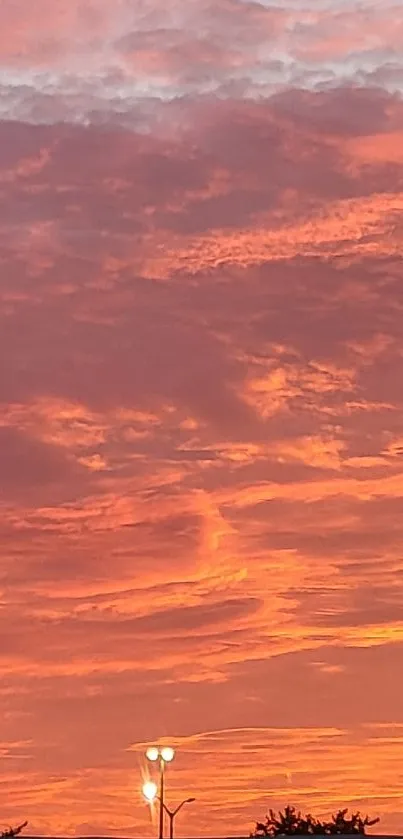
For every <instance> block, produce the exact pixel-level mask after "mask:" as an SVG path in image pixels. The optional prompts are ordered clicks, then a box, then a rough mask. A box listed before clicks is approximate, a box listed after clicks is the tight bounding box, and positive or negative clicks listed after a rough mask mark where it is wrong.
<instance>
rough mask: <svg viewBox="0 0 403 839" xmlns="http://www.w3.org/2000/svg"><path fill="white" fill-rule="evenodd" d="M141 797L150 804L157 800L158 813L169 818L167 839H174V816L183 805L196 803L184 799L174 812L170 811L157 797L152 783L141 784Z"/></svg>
mask: <svg viewBox="0 0 403 839" xmlns="http://www.w3.org/2000/svg"><path fill="white" fill-rule="evenodd" d="M143 795H144V797H145V798H146V799H147V801H149V802H150V804H152V803H153V801H155V799H156V798H158V800H159V802H160V812H161V811H162V812H163V813H166V814H167V816H168V818H169V839H174V821H175V816H176V814H177V813H179V810H181V809H182V807H183V805H184V804H191V803H192V801H196V799H195V798H184V800H183V801H181V803H180V804H178V806H177V807H175V809H174V810H170V809H169V807H167V805H166V804H165V802H161V798H160V796H159V795H157V784H155V783H154V781H147V783H145V784H143Z"/></svg>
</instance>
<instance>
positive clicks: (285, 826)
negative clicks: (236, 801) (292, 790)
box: [251, 805, 379, 839]
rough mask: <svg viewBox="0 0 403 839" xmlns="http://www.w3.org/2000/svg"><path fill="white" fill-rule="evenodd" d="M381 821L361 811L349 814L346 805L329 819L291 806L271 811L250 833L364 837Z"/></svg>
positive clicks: (260, 834)
mask: <svg viewBox="0 0 403 839" xmlns="http://www.w3.org/2000/svg"><path fill="white" fill-rule="evenodd" d="M378 821H379V819H370V818H369V816H362V815H361V813H359V812H357V813H352V814H351V816H350V817H349V816H348V809H347V808H346V809H345V810H339V811H338V812H337V813H336V814H335V815H333V816H332V817H331V820H330V821H321V820H320V819H316V818H315V817H314V816H311V814H310V813H308V814H307V815H302V814H301V812H299V811H297V810H296V809H295V807H291V806H290V805H288V806H287V807H286V808H285V810H284V811H283V812H281V810H280V811H279V813H275V812H274V810H269V813H268V815H267V816H266V821H265V822H257V823H256V827H255V830H254V832H253V833H252V834H251V835H252V837H254V839H259V838H260V837H264V836H271V837H274V836H315V835H316V836H318V835H321V836H334V835H339V836H340V835H345V836H352V835H356V834H360V835H361V836H362V835H365V833H366V828H367V827H372V825H374V824H377V822H378Z"/></svg>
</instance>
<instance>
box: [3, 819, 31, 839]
mask: <svg viewBox="0 0 403 839" xmlns="http://www.w3.org/2000/svg"><path fill="white" fill-rule="evenodd" d="M27 824H28V822H23V823H22V824H19V825H17V827H7V828H6V830H3V832H2V833H0V839H13V837H14V836H18V834H19V833H21V831H22V830H24V827H26V826H27Z"/></svg>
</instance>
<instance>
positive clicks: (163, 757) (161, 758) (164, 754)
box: [143, 746, 175, 839]
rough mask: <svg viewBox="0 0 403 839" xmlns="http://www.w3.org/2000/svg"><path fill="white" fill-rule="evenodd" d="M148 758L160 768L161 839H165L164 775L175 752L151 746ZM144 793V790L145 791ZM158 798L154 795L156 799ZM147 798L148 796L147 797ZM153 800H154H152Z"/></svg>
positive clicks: (169, 748) (148, 750) (168, 747)
mask: <svg viewBox="0 0 403 839" xmlns="http://www.w3.org/2000/svg"><path fill="white" fill-rule="evenodd" d="M146 757H147V758H148V760H151V761H152V762H153V763H155V762H156V761H158V763H159V767H160V792H159V796H157V797H158V800H159V803H160V814H159V815H160V818H159V839H164V810H165V804H164V774H165V764H166V763H171V760H173V759H174V757H175V751H174V749H172V748H171V746H163V747H162V748H161V749H160V748H158V746H149V748H148V749H147V751H146ZM143 792H144V790H143ZM155 797H156V796H155V795H154V798H155ZM146 798H147V796H146ZM151 800H153V799H151Z"/></svg>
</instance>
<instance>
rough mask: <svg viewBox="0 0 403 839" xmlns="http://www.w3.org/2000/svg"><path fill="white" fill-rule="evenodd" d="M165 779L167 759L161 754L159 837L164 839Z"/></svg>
mask: <svg viewBox="0 0 403 839" xmlns="http://www.w3.org/2000/svg"><path fill="white" fill-rule="evenodd" d="M164 781H165V760H164V758H163V757H161V755H160V795H159V799H160V830H159V839H164V810H165V802H164Z"/></svg>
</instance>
